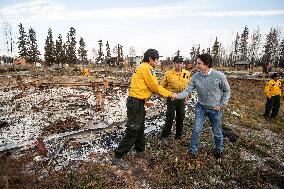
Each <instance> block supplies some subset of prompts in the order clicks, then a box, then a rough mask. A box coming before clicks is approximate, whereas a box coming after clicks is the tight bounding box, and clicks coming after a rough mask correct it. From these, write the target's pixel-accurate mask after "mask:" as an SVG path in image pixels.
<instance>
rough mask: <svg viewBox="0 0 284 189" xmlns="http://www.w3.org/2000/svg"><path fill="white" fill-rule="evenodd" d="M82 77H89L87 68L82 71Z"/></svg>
mask: <svg viewBox="0 0 284 189" xmlns="http://www.w3.org/2000/svg"><path fill="white" fill-rule="evenodd" d="M82 75H83V76H84V77H89V75H90V70H89V68H84V69H83V71H82Z"/></svg>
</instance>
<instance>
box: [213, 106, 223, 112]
mask: <svg viewBox="0 0 284 189" xmlns="http://www.w3.org/2000/svg"><path fill="white" fill-rule="evenodd" d="M214 110H217V111H221V110H222V106H215V108H214Z"/></svg>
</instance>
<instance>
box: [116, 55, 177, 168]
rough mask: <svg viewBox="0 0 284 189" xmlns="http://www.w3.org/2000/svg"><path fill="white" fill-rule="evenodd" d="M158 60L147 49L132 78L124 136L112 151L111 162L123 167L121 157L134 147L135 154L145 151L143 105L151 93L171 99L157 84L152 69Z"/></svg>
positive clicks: (170, 93) (168, 92)
mask: <svg viewBox="0 0 284 189" xmlns="http://www.w3.org/2000/svg"><path fill="white" fill-rule="evenodd" d="M158 60H159V53H158V51H157V50H155V49H148V50H147V51H146V52H145V53H144V58H143V61H142V63H141V64H140V65H139V66H138V67H137V69H136V71H135V73H134V74H133V76H132V79H131V84H130V89H129V96H128V99H127V103H126V107H127V123H126V130H125V135H124V137H123V138H122V140H121V141H120V143H119V145H118V147H117V148H116V149H115V150H114V158H113V160H112V162H113V163H114V164H116V165H121V166H124V164H125V163H124V162H123V160H122V157H123V156H124V155H125V154H127V153H128V151H129V150H130V149H131V148H132V146H134V149H135V151H136V152H137V154H143V152H144V150H145V135H144V129H145V107H144V103H145V101H146V100H147V99H149V98H150V97H151V95H152V92H154V93H158V94H160V95H162V96H165V97H172V92H170V91H168V90H166V89H164V88H163V87H162V86H160V85H159V84H158V79H157V76H156V74H155V70H154V67H155V66H156V65H157V63H158Z"/></svg>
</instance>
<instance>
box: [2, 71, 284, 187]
mask: <svg viewBox="0 0 284 189" xmlns="http://www.w3.org/2000/svg"><path fill="white" fill-rule="evenodd" d="M100 74H101V73H99V74H97V75H100ZM104 74H105V75H104V76H107V73H104ZM122 75H123V74H122ZM125 75H127V74H124V76H121V75H118V76H117V78H123V79H120V82H124V81H127V78H128V79H129V75H131V74H128V75H127V76H126V77H125ZM60 77H62V78H61V79H60ZM55 78H56V77H55ZM4 79H5V78H2V80H3V82H2V84H1V86H2V89H3V90H2V92H1V96H0V98H1V120H0V122H1V123H0V132H1V138H0V142H1V143H0V149H1V153H0V155H1V158H0V159H1V160H0V181H1V182H0V188H5V187H7V186H9V187H10V188H283V187H284V183H283V180H284V172H283V170H284V164H283V162H284V161H283V159H284V156H283V154H284V153H283V149H284V148H283V142H284V139H283V135H284V130H283V129H284V118H283V115H284V107H283V106H281V109H280V112H279V116H278V117H277V118H276V119H273V120H269V121H267V120H265V119H263V116H262V114H263V111H264V104H265V97H264V95H263V87H264V81H263V80H261V79H260V80H256V79H238V78H231V79H229V82H230V85H231V89H232V96H231V100H230V105H229V106H228V107H227V108H226V109H225V111H224V123H223V128H224V136H225V143H224V144H225V153H224V159H223V161H222V163H221V164H217V163H216V162H215V159H214V157H213V149H214V139H213V136H212V131H211V128H210V126H209V125H208V122H206V124H205V127H204V130H203V133H202V137H201V142H200V151H199V155H198V158H197V159H195V160H190V159H188V157H187V148H188V142H189V139H190V138H191V129H192V127H193V122H194V114H193V112H194V104H195V101H196V96H195V95H193V99H190V101H189V102H188V106H187V111H186V119H185V131H184V136H183V138H182V140H175V139H173V137H171V138H170V139H168V140H166V141H161V140H160V139H159V138H158V135H159V133H160V129H161V127H162V126H163V124H164V115H165V103H164V100H161V99H158V98H157V97H154V98H153V100H154V102H155V106H154V107H151V108H148V109H147V117H146V129H145V133H146V135H147V137H146V138H147V147H146V150H147V153H146V155H145V156H144V157H136V156H135V155H134V152H132V151H131V152H130V153H129V154H128V155H127V156H126V157H125V159H126V160H127V162H128V163H129V165H130V169H128V170H123V169H121V168H120V167H117V166H114V165H112V164H111V162H110V158H111V157H112V151H113V149H114V148H115V147H116V146H117V144H118V142H119V140H120V139H121V137H122V134H123V131H124V125H125V118H126V108H125V101H126V97H127V88H124V87H119V86H111V87H110V88H109V89H108V91H107V93H106V94H105V96H104V106H105V111H104V112H101V111H98V109H96V111H95V107H96V106H97V96H96V95H95V92H94V89H93V88H92V87H91V86H79V87H78V86H76V87H74V86H71V85H70V86H63V87H60V86H55V85H50V86H48V85H45V86H44V87H38V88H37V87H36V85H31V86H29V87H26V88H24V89H22V88H19V87H13V86H17V82H16V79H15V78H13V77H12V78H9V81H7V79H6V80H5V81H4ZM29 79H30V78H29ZM29 79H27V78H26V81H27V80H29ZM71 80H72V81H70V80H69V82H70V83H80V82H82V81H84V78H81V77H77V78H76V77H73V78H72V79H71ZM87 80H88V81H92V80H94V79H93V78H88V79H87ZM59 81H60V82H62V83H64V82H68V78H67V77H66V76H58V77H57V80H56V79H54V78H53V79H52V83H56V82H59ZM42 82H43V83H44V82H49V83H51V81H50V80H48V79H46V80H43V81H42ZM84 82H85V81H84ZM3 83H5V87H4V84H3ZM104 92H106V91H104ZM39 137H42V138H43V142H44V145H45V148H46V149H47V150H48V152H47V154H46V156H43V155H40V151H39V148H38V138H39Z"/></svg>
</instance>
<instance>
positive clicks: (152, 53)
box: [142, 49, 159, 62]
mask: <svg viewBox="0 0 284 189" xmlns="http://www.w3.org/2000/svg"><path fill="white" fill-rule="evenodd" d="M150 58H152V59H153V60H155V59H159V52H158V51H157V50H156V49H148V50H147V51H146V52H145V53H144V57H143V60H142V61H143V62H149V61H150Z"/></svg>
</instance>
